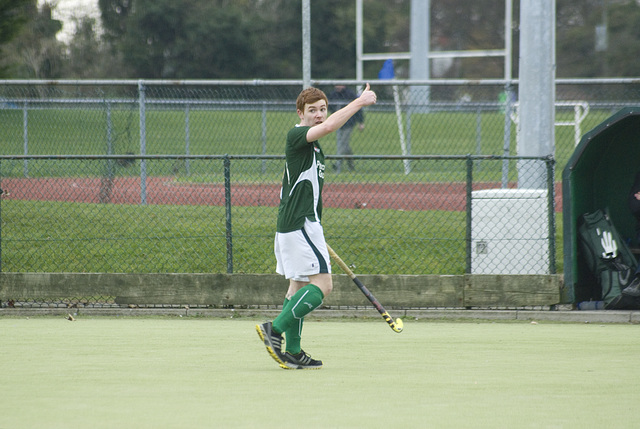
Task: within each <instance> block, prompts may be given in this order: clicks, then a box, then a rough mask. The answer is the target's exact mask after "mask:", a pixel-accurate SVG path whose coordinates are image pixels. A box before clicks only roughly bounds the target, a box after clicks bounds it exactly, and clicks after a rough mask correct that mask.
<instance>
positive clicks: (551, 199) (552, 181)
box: [545, 155, 556, 274]
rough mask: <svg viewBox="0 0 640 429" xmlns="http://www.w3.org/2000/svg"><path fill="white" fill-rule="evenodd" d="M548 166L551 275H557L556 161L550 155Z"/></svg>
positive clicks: (547, 159)
mask: <svg viewBox="0 0 640 429" xmlns="http://www.w3.org/2000/svg"><path fill="white" fill-rule="evenodd" d="M545 161H546V164H547V201H548V208H549V212H548V213H549V215H548V217H549V273H550V274H555V273H556V220H555V219H556V218H555V193H556V192H555V178H554V176H555V174H554V172H555V168H554V166H555V159H554V158H553V156H552V155H549V156H548V157H547V158H546V159H545Z"/></svg>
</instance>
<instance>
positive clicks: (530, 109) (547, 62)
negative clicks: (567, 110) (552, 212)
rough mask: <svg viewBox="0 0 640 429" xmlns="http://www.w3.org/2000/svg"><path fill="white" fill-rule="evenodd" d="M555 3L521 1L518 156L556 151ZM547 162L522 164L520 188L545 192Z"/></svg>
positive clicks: (531, 0) (525, 161)
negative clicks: (543, 190) (545, 163)
mask: <svg viewBox="0 0 640 429" xmlns="http://www.w3.org/2000/svg"><path fill="white" fill-rule="evenodd" d="M555 4H556V2H555V0H549V1H539V0H522V1H521V2H520V8H521V9H520V81H519V85H518V92H519V97H518V101H519V107H518V126H519V130H520V132H519V133H518V155H519V156H532V157H545V156H548V155H553V153H554V152H555ZM545 176H546V171H545V165H544V162H543V161H540V160H522V161H520V162H518V187H520V188H528V189H544V188H545V187H546V179H545Z"/></svg>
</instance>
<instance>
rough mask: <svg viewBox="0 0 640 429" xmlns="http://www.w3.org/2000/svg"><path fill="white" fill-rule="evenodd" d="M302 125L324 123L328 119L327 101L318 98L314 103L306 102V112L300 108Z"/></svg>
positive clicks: (299, 114)
mask: <svg viewBox="0 0 640 429" xmlns="http://www.w3.org/2000/svg"><path fill="white" fill-rule="evenodd" d="M298 116H299V117H300V125H302V126H306V127H313V126H314V125H318V124H321V123H323V122H324V121H325V120H326V119H327V102H326V101H324V100H318V101H316V102H315V103H313V104H305V105H304V112H301V111H300V110H298Z"/></svg>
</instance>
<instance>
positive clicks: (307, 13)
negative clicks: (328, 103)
mask: <svg viewBox="0 0 640 429" xmlns="http://www.w3.org/2000/svg"><path fill="white" fill-rule="evenodd" d="M302 85H303V87H304V88H308V87H310V86H311V0H302Z"/></svg>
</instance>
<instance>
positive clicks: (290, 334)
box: [282, 298, 304, 355]
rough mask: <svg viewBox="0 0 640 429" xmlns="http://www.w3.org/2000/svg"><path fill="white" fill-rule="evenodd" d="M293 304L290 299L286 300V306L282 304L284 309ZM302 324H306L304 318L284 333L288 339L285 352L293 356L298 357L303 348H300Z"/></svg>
mask: <svg viewBox="0 0 640 429" xmlns="http://www.w3.org/2000/svg"><path fill="white" fill-rule="evenodd" d="M289 302H291V300H290V299H289V298H285V299H284V304H282V309H283V310H284V309H285V308H287V305H288V304H289ZM302 322H304V317H303V318H301V319H299V320H298V323H294V324H293V325H291V327H290V328H289V329H287V330H286V331H285V333H284V336H285V338H286V344H287V346H286V348H285V351H287V352H289V353H291V354H292V355H297V354H298V353H300V350H302V348H301V347H300V339H301V338H302Z"/></svg>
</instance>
